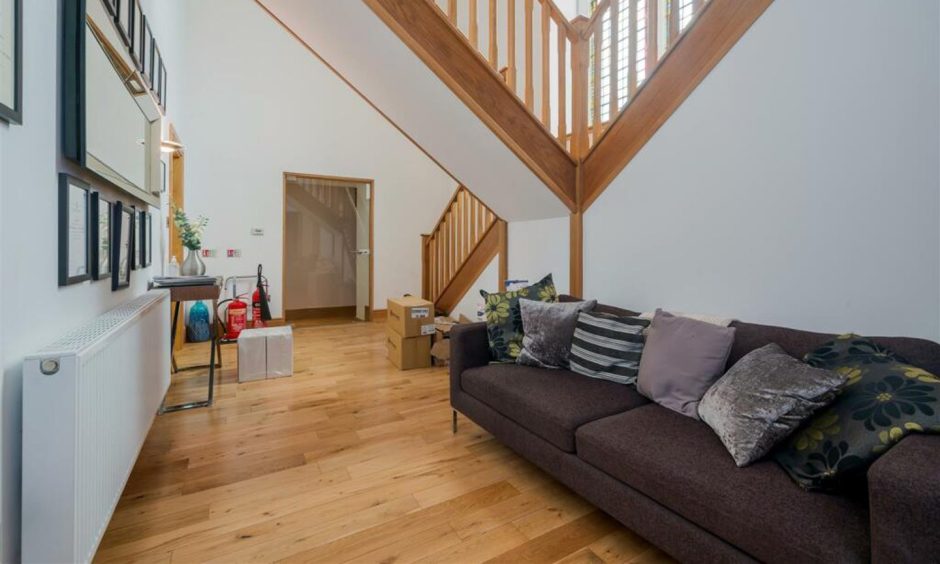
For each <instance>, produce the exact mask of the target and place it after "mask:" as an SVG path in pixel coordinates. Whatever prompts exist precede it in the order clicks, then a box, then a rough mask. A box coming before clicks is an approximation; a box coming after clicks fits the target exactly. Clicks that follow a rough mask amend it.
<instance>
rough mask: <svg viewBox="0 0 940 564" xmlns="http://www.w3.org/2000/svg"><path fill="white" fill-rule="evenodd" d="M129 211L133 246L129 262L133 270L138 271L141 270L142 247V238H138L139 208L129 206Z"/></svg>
mask: <svg viewBox="0 0 940 564" xmlns="http://www.w3.org/2000/svg"><path fill="white" fill-rule="evenodd" d="M128 209H129V210H130V214H131V246H130V249H129V256H128V258H127V260H128V262H130V265H131V270H137V269H138V268H140V260H139V259H140V250H139V249H138V247H139V246H140V237H138V236H137V224H138V223H139V222H138V221H137V208H136V207H135V206H129V207H128Z"/></svg>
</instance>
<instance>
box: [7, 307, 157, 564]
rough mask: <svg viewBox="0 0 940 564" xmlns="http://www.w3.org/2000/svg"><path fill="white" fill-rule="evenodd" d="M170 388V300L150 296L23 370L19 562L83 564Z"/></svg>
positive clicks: (52, 349)
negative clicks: (20, 550) (21, 504)
mask: <svg viewBox="0 0 940 564" xmlns="http://www.w3.org/2000/svg"><path fill="white" fill-rule="evenodd" d="M169 384H170V301H169V293H168V292H167V291H165V290H152V291H150V292H147V293H146V294H143V295H142V296H140V297H138V298H136V299H133V300H131V301H129V302H127V303H125V304H123V305H121V306H118V307H117V308H115V309H113V310H111V311H109V312H107V313H105V314H104V315H101V316H100V317H98V318H97V319H95V320H94V321H92V322H91V323H89V324H88V325H86V326H84V327H81V328H79V329H77V330H75V331H73V332H71V333H69V334H68V335H66V336H65V337H63V338H62V339H60V340H58V341H56V342H55V343H52V344H51V345H49V346H48V347H45V348H44V349H42V350H40V351H39V352H38V353H36V354H34V355H31V356H29V357H27V358H26V360H25V363H24V365H23V536H22V541H23V545H22V550H23V552H22V555H23V561H24V562H37V563H38V562H42V563H47V562H88V561H90V560H91V559H92V558H93V557H94V555H95V551H96V550H97V549H98V544H99V543H100V542H101V537H102V535H103V534H104V532H105V530H106V529H107V527H108V522H109V521H110V519H111V515H112V513H113V512H114V508H115V506H116V505H117V501H118V498H119V497H120V496H121V492H122V490H123V489H124V486H125V484H126V483H127V478H128V476H129V475H130V473H131V469H132V468H133V467H134V462H135V461H136V460H137V455H138V454H139V453H140V448H141V446H142V445H143V442H144V439H145V438H146V436H147V432H148V431H149V430H150V425H151V423H153V418H154V415H155V414H156V412H157V409H158V408H159V407H160V402H161V401H162V399H163V396H164V395H165V394H166V391H167V388H168V387H169Z"/></svg>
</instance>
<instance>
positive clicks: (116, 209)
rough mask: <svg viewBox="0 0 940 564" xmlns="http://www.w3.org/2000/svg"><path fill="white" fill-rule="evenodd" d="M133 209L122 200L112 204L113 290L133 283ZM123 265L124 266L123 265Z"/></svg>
mask: <svg viewBox="0 0 940 564" xmlns="http://www.w3.org/2000/svg"><path fill="white" fill-rule="evenodd" d="M133 214H134V212H133V209H129V208H126V207H124V204H123V203H122V202H119V201H118V202H114V205H112V206H111V234H112V235H113V237H114V244H113V245H112V246H111V291H112V292H113V291H116V290H120V289H122V288H127V287H128V286H130V285H131V267H130V259H131V238H132V237H133V235H134V215H133ZM122 265H123V266H122Z"/></svg>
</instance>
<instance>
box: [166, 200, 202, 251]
mask: <svg viewBox="0 0 940 564" xmlns="http://www.w3.org/2000/svg"><path fill="white" fill-rule="evenodd" d="M173 223H174V225H176V228H177V229H178V230H179V232H180V240H181V241H182V242H183V246H184V247H186V248H187V249H189V250H191V251H198V250H199V249H201V248H202V232H203V231H205V229H206V225H208V224H209V219H208V218H207V217H206V216H204V215H200V216H199V217H198V218H196V221H195V222H191V221H190V220H189V218H188V217H186V212H184V211H183V210H181V209H180V208H177V207H175V206H174V207H173Z"/></svg>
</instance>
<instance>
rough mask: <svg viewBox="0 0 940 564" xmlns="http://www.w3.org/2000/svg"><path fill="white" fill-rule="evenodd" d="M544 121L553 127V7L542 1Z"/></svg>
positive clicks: (547, 125) (549, 126)
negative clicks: (551, 43)
mask: <svg viewBox="0 0 940 564" xmlns="http://www.w3.org/2000/svg"><path fill="white" fill-rule="evenodd" d="M541 7H542V37H541V39H542V123H543V124H544V125H545V127H548V128H551V125H552V101H551V96H552V91H551V77H550V76H549V75H550V70H549V69H550V65H549V63H550V61H549V54H548V46H549V43H550V40H551V27H550V25H549V24H550V22H551V19H550V15H551V7H550V6H549V5H548V3H546V2H544V1H542V3H541Z"/></svg>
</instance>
